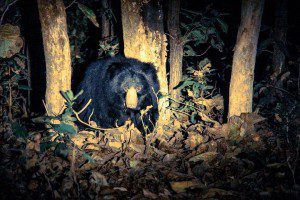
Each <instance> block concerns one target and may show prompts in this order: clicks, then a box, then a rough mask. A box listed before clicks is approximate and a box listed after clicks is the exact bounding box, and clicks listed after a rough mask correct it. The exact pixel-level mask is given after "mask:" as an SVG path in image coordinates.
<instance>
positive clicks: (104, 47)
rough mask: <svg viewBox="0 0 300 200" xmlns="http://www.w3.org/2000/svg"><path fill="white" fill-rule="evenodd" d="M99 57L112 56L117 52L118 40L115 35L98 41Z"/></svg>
mask: <svg viewBox="0 0 300 200" xmlns="http://www.w3.org/2000/svg"><path fill="white" fill-rule="evenodd" d="M99 46H100V49H99V57H100V58H101V57H105V56H110V57H113V56H115V55H117V54H118V53H119V40H118V38H117V37H110V38H107V39H103V40H101V41H100V42H99Z"/></svg>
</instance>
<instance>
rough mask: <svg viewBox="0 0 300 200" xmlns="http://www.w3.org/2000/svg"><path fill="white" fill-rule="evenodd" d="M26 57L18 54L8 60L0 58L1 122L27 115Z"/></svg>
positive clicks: (27, 78)
mask: <svg viewBox="0 0 300 200" xmlns="http://www.w3.org/2000/svg"><path fill="white" fill-rule="evenodd" d="M25 61H26V57H25V56H23V55H22V54H20V53H18V54H17V55H15V56H13V57H11V58H9V59H1V58H0V65H1V68H0V96H1V98H0V99H1V100H0V102H1V106H0V116H2V117H1V119H2V120H3V121H7V120H8V119H9V120H12V119H14V118H16V117H17V118H19V117H21V116H24V115H25V116H26V115H27V109H26V107H27V99H26V98H27V92H26V90H30V87H29V86H28V80H29V75H28V71H27V69H26V64H25Z"/></svg>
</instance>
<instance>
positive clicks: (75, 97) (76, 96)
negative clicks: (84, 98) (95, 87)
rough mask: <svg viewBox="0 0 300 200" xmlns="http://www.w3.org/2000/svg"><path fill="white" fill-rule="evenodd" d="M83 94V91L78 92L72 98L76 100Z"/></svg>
mask: <svg viewBox="0 0 300 200" xmlns="http://www.w3.org/2000/svg"><path fill="white" fill-rule="evenodd" d="M82 94H83V90H80V91H79V92H78V94H76V95H75V96H74V100H76V99H77V98H78V97H79V96H80V95H82Z"/></svg>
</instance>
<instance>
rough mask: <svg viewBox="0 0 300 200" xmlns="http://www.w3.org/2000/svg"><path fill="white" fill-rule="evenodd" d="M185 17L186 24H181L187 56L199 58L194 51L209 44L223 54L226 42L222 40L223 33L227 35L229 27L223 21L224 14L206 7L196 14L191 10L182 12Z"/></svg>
mask: <svg viewBox="0 0 300 200" xmlns="http://www.w3.org/2000/svg"><path fill="white" fill-rule="evenodd" d="M182 11H183V12H182V13H183V16H184V17H185V18H186V21H188V22H185V23H181V27H182V31H183V32H184V35H183V38H182V40H183V42H184V43H185V46H184V48H185V51H184V52H185V56H197V52H196V51H195V50H194V49H195V48H196V47H198V46H199V45H203V44H209V45H210V46H211V47H212V48H214V49H217V50H219V51H220V52H222V50H223V47H224V42H223V40H222V39H221V37H220V35H221V32H223V33H227V31H228V26H227V24H226V23H225V22H224V21H223V20H222V16H223V15H224V14H221V13H219V12H218V11H217V10H215V9H212V8H211V7H210V6H208V7H206V9H205V10H204V11H203V12H195V11H190V10H185V9H183V10H182Z"/></svg>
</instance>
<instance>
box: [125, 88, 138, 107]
mask: <svg viewBox="0 0 300 200" xmlns="http://www.w3.org/2000/svg"><path fill="white" fill-rule="evenodd" d="M137 105H138V95H137V91H136V89H135V88H134V87H133V86H132V87H130V88H129V89H128V90H127V92H126V107H127V108H130V109H136V107H137Z"/></svg>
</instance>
